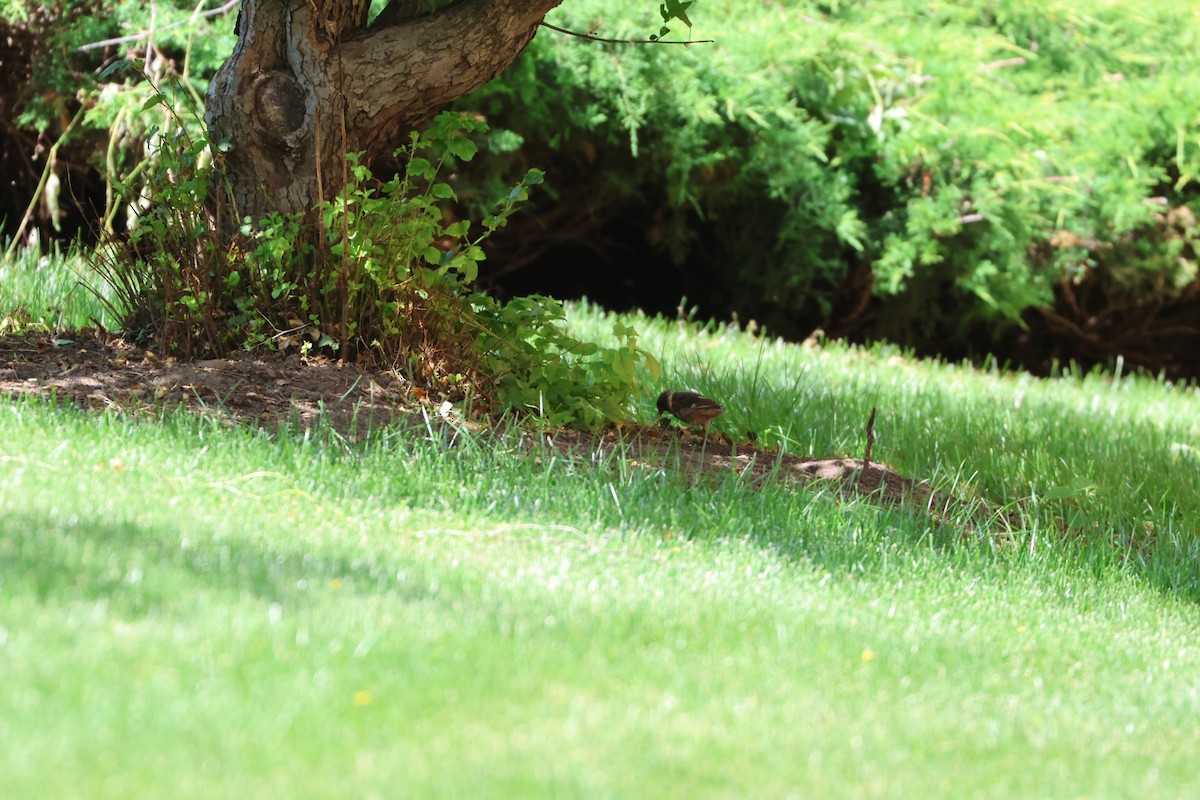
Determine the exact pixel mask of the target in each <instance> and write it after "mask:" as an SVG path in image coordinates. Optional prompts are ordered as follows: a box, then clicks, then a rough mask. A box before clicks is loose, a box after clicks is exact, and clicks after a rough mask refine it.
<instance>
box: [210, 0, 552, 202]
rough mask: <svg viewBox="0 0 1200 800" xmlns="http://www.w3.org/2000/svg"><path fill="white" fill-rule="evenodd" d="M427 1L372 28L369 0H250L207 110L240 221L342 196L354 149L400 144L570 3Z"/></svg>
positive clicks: (373, 150)
mask: <svg viewBox="0 0 1200 800" xmlns="http://www.w3.org/2000/svg"><path fill="white" fill-rule="evenodd" d="M425 2H427V0H393V2H392V4H391V5H390V6H389V7H388V8H386V9H385V10H384V11H383V12H382V13H381V14H380V15H379V18H378V19H377V20H376V21H375V23H374V24H373V25H371V26H370V27H368V26H367V8H368V5H369V2H368V0H245V2H244V3H243V6H242V13H241V16H240V17H239V19H238V42H237V46H236V47H235V48H234V52H233V55H232V56H231V57H230V58H229V60H227V61H226V62H225V64H224V65H222V67H221V68H220V69H219V70H218V71H217V74H216V75H215V76H214V78H213V81H212V83H211V84H210V86H209V90H208V97H207V99H206V108H205V122H206V124H207V125H208V130H209V136H210V139H211V141H212V143H213V145H214V146H215V147H216V148H217V149H218V150H220V151H222V159H223V162H224V176H225V178H224V179H225V181H226V186H225V188H226V189H227V190H228V196H229V198H230V199H231V200H232V201H233V203H234V211H235V214H234V216H233V219H232V220H231V221H233V222H236V221H237V220H240V219H241V218H243V217H245V216H249V217H251V218H252V219H259V218H261V217H262V216H264V215H266V214H268V213H270V212H272V211H279V212H282V213H292V212H297V211H306V210H308V209H309V208H310V207H311V206H312V204H313V203H314V202H315V201H316V200H318V199H321V198H324V199H328V198H330V197H332V196H335V195H336V194H337V193H338V192H339V191H340V189H341V187H342V186H343V185H344V182H345V179H344V177H343V175H344V159H343V156H344V154H345V153H348V152H357V151H365V152H366V153H367V160H368V162H369V161H370V160H371V159H373V158H375V157H378V156H380V155H385V154H388V153H390V152H391V151H392V150H393V149H394V148H396V147H398V146H399V145H400V144H402V143H403V137H404V135H405V134H406V132H408V131H410V130H412V129H413V128H415V127H417V126H419V125H420V124H421V123H422V122H424V121H425V120H426V119H428V118H429V117H430V116H432V115H433V114H434V113H436V112H437V111H438V110H440V109H442V108H444V107H445V106H446V105H448V104H449V103H450V102H452V101H453V100H454V99H456V98H458V97H459V96H461V95H463V94H465V93H467V92H468V91H470V90H471V89H474V88H475V87H476V86H479V85H480V84H483V83H486V82H487V81H489V80H491V79H492V78H493V77H495V76H496V75H497V74H499V73H500V72H501V71H503V70H504V69H505V68H506V67H507V66H508V65H509V64H511V63H512V61H513V59H515V58H516V57H517V55H518V54H519V53H520V52H521V50H523V49H524V48H525V46H526V45H527V44H528V43H529V41H530V40H531V39H532V38H533V35H534V33H535V32H536V31H537V26H538V23H539V22H541V20H542V18H543V17H544V16H545V15H546V13H547V12H548V11H549V10H550V9H552V8H554V7H555V6H556V5H558V4H559V3H560V2H562V0H458V1H457V2H454V3H452V4H451V5H449V6H446V7H444V8H442V9H440V10H438V11H436V12H434V13H432V14H428V13H425V14H423V15H421V14H420V6H421V5H422V4H424V3H425ZM414 15H415V16H414Z"/></svg>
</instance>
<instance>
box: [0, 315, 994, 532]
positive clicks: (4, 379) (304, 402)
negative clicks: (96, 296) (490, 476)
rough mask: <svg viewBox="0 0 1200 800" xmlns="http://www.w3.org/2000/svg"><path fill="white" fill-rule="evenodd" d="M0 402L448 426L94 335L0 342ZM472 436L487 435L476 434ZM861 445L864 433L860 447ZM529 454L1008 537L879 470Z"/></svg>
mask: <svg viewBox="0 0 1200 800" xmlns="http://www.w3.org/2000/svg"><path fill="white" fill-rule="evenodd" d="M656 391H657V390H656ZM0 394H3V395H9V396H29V395H38V396H46V397H55V398H56V399H57V400H58V401H59V402H64V403H70V404H72V405H75V406H79V407H83V408H88V409H93V410H104V409H111V410H116V411H119V412H121V413H128V414H132V415H147V416H158V415H161V414H164V413H168V412H171V411H175V410H181V409H182V410H185V411H187V412H188V413H193V414H198V415H204V416H208V417H211V418H215V419H217V420H219V421H221V422H223V423H225V424H230V425H239V424H241V425H249V426H253V427H258V428H263V429H266V430H278V429H279V428H280V427H282V426H284V425H288V426H292V427H294V428H296V427H299V428H305V427H312V426H314V425H316V424H318V422H320V423H322V424H328V425H330V426H331V427H333V428H334V429H335V430H337V431H338V432H339V433H341V434H342V435H344V436H346V437H348V438H349V439H352V440H358V439H361V438H362V437H364V436H365V435H367V433H368V432H369V431H370V430H372V429H378V428H380V427H383V426H392V425H405V426H409V427H412V429H413V431H414V435H421V433H418V431H420V432H422V433H423V432H426V431H427V430H428V425H429V423H430V420H434V421H436V424H448V423H452V422H453V419H452V418H451V419H445V418H444V417H443V416H442V415H440V414H439V413H438V409H437V408H436V406H437V405H438V403H437V401H436V400H431V399H430V398H429V397H428V395H427V394H426V393H425V392H423V391H422V390H420V389H416V388H414V387H413V386H412V385H411V384H409V383H408V381H406V380H405V379H404V378H403V377H402V376H400V375H398V374H397V373H395V372H391V371H384V370H375V369H369V368H364V367H362V366H359V365H355V364H346V363H338V362H334V361H330V360H328V359H324V358H301V357H300V356H298V355H285V354H279V353H270V352H255V353H243V354H240V355H238V356H236V357H232V358H222V359H211V360H206V361H197V362H190V363H181V362H176V361H175V360H173V359H169V358H167V359H164V358H162V357H160V356H158V355H157V354H156V353H154V352H153V351H151V350H146V349H143V348H140V347H137V346H135V345H131V344H129V343H127V342H124V341H122V340H121V339H119V338H117V337H113V336H111V335H106V334H103V333H96V332H83V333H79V334H75V335H69V334H68V335H63V336H61V337H57V338H56V337H55V336H53V335H51V334H49V333H44V332H30V333H25V334H22V335H8V336H0ZM865 423H866V421H865V420H864V424H865ZM454 424H466V423H462V422H461V421H460V422H457V423H454ZM471 427H472V428H473V429H474V430H476V431H477V432H479V433H480V434H481V435H486V434H487V430H488V429H487V427H486V425H478V424H471ZM426 435H427V434H426ZM865 437H866V433H865V431H864V444H865V443H866V438H865ZM528 444H529V446H530V448H537V447H552V448H554V449H555V450H557V451H558V452H560V453H562V454H564V455H567V456H568V457H579V458H589V459H590V458H593V457H594V455H595V454H597V453H602V454H612V453H614V452H615V451H620V452H621V453H623V455H624V456H625V457H626V458H627V459H629V460H630V461H631V462H632V463H633V464H635V465H637V466H640V467H644V468H648V469H656V470H668V469H669V470H679V471H682V472H683V473H685V474H686V475H688V476H689V477H691V478H694V479H696V480H703V479H708V478H710V477H719V476H721V475H725V474H728V473H729V472H730V471H732V472H734V473H736V474H738V475H739V476H740V477H741V478H742V479H743V480H745V481H746V482H748V483H749V484H751V485H755V486H757V485H762V484H763V483H765V482H767V481H775V480H785V481H789V482H792V483H795V484H797V485H803V486H806V487H810V488H815V487H818V486H820V487H825V488H828V489H830V490H832V491H834V492H836V493H837V494H838V495H840V496H844V497H858V498H860V499H865V500H867V501H869V502H874V503H878V504H880V505H884V506H891V507H903V508H907V509H910V510H912V511H913V512H916V513H921V514H926V515H928V516H929V517H930V518H931V519H932V520H934V521H935V522H939V523H940V522H941V521H943V520H947V519H954V520H956V521H958V523H959V524H963V523H966V526H965V527H966V530H968V531H974V530H977V529H978V527H979V526H983V527H985V528H1008V527H1009V524H1007V523H1010V522H1011V521H1009V520H1000V519H998V518H997V517H996V516H995V515H993V514H991V513H990V512H989V510H988V509H987V508H986V507H983V506H982V505H980V504H979V503H974V504H969V503H967V502H966V501H963V500H960V499H958V498H955V497H952V496H950V495H948V494H945V493H943V492H939V491H936V490H934V489H933V488H932V487H930V486H929V485H928V484H927V483H926V482H924V481H921V480H918V479H914V478H910V477H907V476H904V475H901V474H899V473H898V472H896V471H895V470H893V469H891V468H890V467H888V466H886V465H884V464H879V463H875V462H864V461H863V460H862V459H859V458H827V459H813V458H804V457H799V456H794V455H788V454H781V453H777V452H773V451H767V450H763V449H759V448H756V447H755V446H754V445H752V444H747V443H733V442H731V441H729V440H728V439H727V438H724V437H721V436H718V435H716V434H714V435H712V436H710V437H709V438H708V440H707V442H706V441H705V440H704V439H703V438H702V437H701V436H699V435H698V434H692V433H689V432H687V431H684V430H680V429H677V428H670V429H666V430H664V429H663V428H661V427H658V426H646V425H628V426H624V427H622V428H620V429H616V430H609V431H605V432H602V433H599V434H592V433H586V432H582V431H574V430H562V431H557V432H555V433H553V434H552V435H534V434H530V435H529V439H528Z"/></svg>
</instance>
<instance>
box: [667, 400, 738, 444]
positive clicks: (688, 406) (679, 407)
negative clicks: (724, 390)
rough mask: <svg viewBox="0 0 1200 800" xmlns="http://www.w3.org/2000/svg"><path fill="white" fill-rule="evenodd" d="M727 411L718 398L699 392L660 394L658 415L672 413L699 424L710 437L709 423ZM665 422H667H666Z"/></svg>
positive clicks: (688, 422) (705, 435)
mask: <svg viewBox="0 0 1200 800" xmlns="http://www.w3.org/2000/svg"><path fill="white" fill-rule="evenodd" d="M724 413H725V409H724V407H723V406H722V405H721V404H720V403H718V402H717V401H716V400H710V399H709V398H707V397H705V396H704V395H702V394H700V393H699V392H663V393H662V394H660V395H659V396H658V415H659V416H660V417H661V416H662V415H663V414H671V415H672V416H674V417H676V418H678V419H680V420H682V421H683V422H686V423H687V424H688V425H699V426H700V427H701V429H703V430H704V438H705V439H707V438H708V424H709V423H710V422H712V421H713V420H714V419H716V418H717V417H719V416H721V415H722V414H724ZM664 424H665V422H664Z"/></svg>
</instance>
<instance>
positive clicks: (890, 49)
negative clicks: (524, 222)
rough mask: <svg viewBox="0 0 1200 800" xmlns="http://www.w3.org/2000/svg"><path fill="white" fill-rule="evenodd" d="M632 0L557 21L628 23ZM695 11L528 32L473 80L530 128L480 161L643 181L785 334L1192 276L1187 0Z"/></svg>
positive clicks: (1156, 290) (628, 185)
mask: <svg viewBox="0 0 1200 800" xmlns="http://www.w3.org/2000/svg"><path fill="white" fill-rule="evenodd" d="M634 7H635V6H634V5H628V6H625V8H627V9H630V10H629V11H628V12H627V13H624V14H622V13H621V9H620V8H614V4H613V3H612V2H610V1H609V0H578V2H571V3H566V4H564V5H563V6H562V7H561V8H560V9H558V10H556V11H555V12H554V15H553V19H554V21H555V22H556V24H558V25H561V26H563V27H567V28H572V29H576V30H581V31H582V30H587V31H591V30H596V29H599V30H600V31H601V32H602V33H603V35H605V36H610V37H620V36H625V35H628V36H635V35H636V33H637V23H636V21H635V18H634V15H633V10H632V9H634ZM702 29H703V32H704V34H705V35H706V36H708V35H711V36H712V37H713V38H715V39H717V43H716V44H715V45H700V46H694V47H689V48H686V49H684V48H664V47H631V46H622V45H612V46H610V45H589V46H582V45H581V43H580V42H579V41H578V40H574V39H571V38H568V37H561V36H547V35H539V36H538V38H537V39H536V40H535V42H534V44H533V45H532V46H531V47H530V49H529V51H528V52H527V54H526V56H525V57H524V59H523V60H522V61H520V62H519V63H518V64H516V65H514V67H513V68H512V69H510V70H509V71H508V72H507V73H506V74H504V75H503V76H501V77H500V78H499V79H498V80H497V81H495V82H493V83H492V84H490V85H488V86H485V87H483V88H482V89H481V90H479V91H478V92H477V93H475V94H474V95H473V96H472V97H470V98H468V99H467V100H466V105H468V106H470V107H472V108H477V109H480V110H482V111H484V112H485V113H486V114H487V115H488V117H489V119H490V120H491V121H492V122H493V124H494V126H495V127H497V128H500V129H506V130H510V131H513V132H515V134H517V136H519V138H520V140H521V141H522V142H523V144H522V146H521V148H517V149H514V148H513V146H512V139H511V137H510V138H509V139H505V140H502V141H500V144H501V146H500V147H498V148H497V150H498V151H501V152H499V154H498V155H497V154H493V158H492V159H491V160H485V161H483V162H482V163H484V164H491V165H498V166H496V167H495V168H496V169H502V168H503V164H504V163H505V162H506V161H507V160H511V159H520V158H521V157H522V151H525V152H530V153H536V154H537V157H538V158H540V159H542V161H543V166H545V167H546V168H547V173H548V182H549V186H550V188H551V189H552V190H553V189H558V190H560V191H564V192H565V191H567V187H565V186H562V185H561V184H559V183H557V179H556V174H568V175H570V176H571V178H576V177H578V175H579V172H578V170H572V168H571V167H570V166H569V165H570V164H572V163H575V162H579V161H581V160H582V161H585V162H587V163H589V165H591V166H592V167H593V169H592V171H591V174H590V176H588V175H586V174H585V176H584V177H583V180H585V181H588V182H589V183H590V184H591V187H592V188H591V191H590V192H588V193H587V194H588V196H590V197H595V196H603V197H605V198H608V200H609V202H611V203H635V202H645V203H646V204H647V210H646V213H645V230H646V233H647V238H648V239H650V240H651V241H658V240H661V242H662V247H664V248H665V249H666V250H667V251H669V253H670V254H671V256H672V257H673V259H674V260H675V261H676V262H677V263H680V264H683V263H687V264H689V269H696V268H697V267H696V265H697V264H703V263H705V262H706V261H708V260H710V259H711V260H714V261H719V262H720V263H721V266H720V267H719V268H718V270H717V271H718V272H719V279H718V280H719V282H720V290H721V291H722V292H724V294H725V295H726V300H725V303H724V305H725V306H726V307H727V308H731V309H736V310H742V311H743V312H745V311H746V310H752V311H753V312H754V313H756V314H758V315H759V318H760V319H764V318H765V319H766V320H767V322H768V323H769V324H771V325H773V326H775V327H776V328H777V329H782V330H785V331H791V332H793V333H798V334H804V333H807V331H808V330H811V328H812V327H816V326H818V325H823V326H827V327H829V326H832V327H833V328H834V329H835V330H839V329H840V330H841V331H843V332H851V333H855V332H857V333H861V332H863V331H870V332H872V333H876V334H883V335H888V336H891V337H892V338H895V339H898V340H901V341H910V342H928V341H930V340H933V339H938V338H939V337H946V336H960V335H962V334H963V333H964V332H966V331H969V330H973V329H978V328H979V326H980V325H983V326H985V327H987V328H990V329H992V330H999V329H1002V328H1004V327H1006V326H1010V325H1011V324H1013V323H1014V322H1020V321H1021V320H1022V319H1023V315H1024V314H1025V313H1026V312H1027V311H1028V310H1029V309H1031V308H1048V307H1050V306H1052V305H1053V303H1054V298H1055V291H1056V290H1058V291H1061V290H1062V288H1063V287H1064V286H1068V287H1069V286H1071V285H1076V286H1077V285H1079V284H1080V283H1083V282H1088V281H1091V282H1096V281H1099V282H1101V283H1102V284H1103V285H1104V286H1105V287H1106V291H1107V292H1108V294H1107V296H1108V297H1109V298H1110V299H1113V298H1114V297H1116V296H1120V297H1124V298H1133V299H1134V300H1136V301H1137V302H1143V303H1160V304H1161V303H1166V302H1171V301H1173V300H1175V299H1178V298H1179V297H1180V296H1181V295H1182V294H1183V293H1185V292H1189V291H1193V292H1194V291H1195V286H1196V281H1195V277H1196V265H1197V260H1196V253H1195V249H1194V242H1195V236H1196V230H1195V227H1194V214H1193V210H1194V209H1195V207H1196V203H1197V194H1196V184H1195V176H1196V175H1197V173H1198V171H1200V119H1198V118H1197V114H1196V109H1197V108H1200V85H1198V84H1197V83H1196V82H1195V80H1194V79H1193V78H1192V77H1191V76H1194V75H1195V74H1196V73H1197V71H1198V69H1200V46H1198V45H1200V20H1198V19H1197V17H1196V15H1195V13H1194V11H1193V10H1191V9H1190V8H1189V7H1188V6H1187V5H1186V4H1180V3H1176V2H1170V1H1169V0H1157V1H1156V2H1150V3H1147V4H1141V5H1139V6H1137V8H1136V9H1135V8H1134V7H1132V6H1127V5H1119V4H1112V3H1107V2H1101V1H1100V0H1081V1H1080V2H1051V3H1031V2H1027V0H1001V1H1000V2H996V1H995V0H988V1H987V2H983V0H976V1H975V2H965V3H954V4H935V5H929V4H928V3H924V2H915V0H890V2H882V3H871V4H860V3H840V2H835V3H828V2H826V3H811V2H802V3H795V4H788V5H787V6H780V5H776V4H747V3H736V4H735V3H721V4H712V5H707V6H706V7H705V8H704V17H703V21H702ZM556 166H562V167H563V168H562V169H561V170H559V171H558V173H556V170H555V167H556ZM714 240H715V244H716V247H714ZM710 310H715V309H710ZM864 312H865V313H864Z"/></svg>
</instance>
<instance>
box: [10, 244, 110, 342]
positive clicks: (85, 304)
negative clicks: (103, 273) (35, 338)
mask: <svg viewBox="0 0 1200 800" xmlns="http://www.w3.org/2000/svg"><path fill="white" fill-rule="evenodd" d="M0 244H7V243H3V242H0ZM89 286H92V287H97V288H98V289H99V291H101V293H102V295H103V296H104V297H106V298H108V299H112V293H111V292H110V291H109V290H108V288H107V286H106V285H105V284H104V283H103V281H101V280H100V279H99V277H98V276H97V275H96V274H95V272H94V271H93V270H92V269H91V268H89V267H88V265H87V262H86V260H85V259H84V257H83V256H81V255H80V254H78V253H76V252H74V251H72V252H70V253H66V254H64V253H62V252H60V251H58V250H57V248H55V249H53V250H52V251H51V252H50V253H49V254H45V255H42V254H39V253H38V252H37V250H36V248H18V249H17V250H16V251H15V252H14V253H13V255H12V256H11V257H9V256H6V255H2V254H0V333H5V332H8V331H9V330H11V329H13V328H19V327H23V326H29V325H33V326H35V327H38V328H40V329H42V330H46V329H50V330H53V329H55V328H57V327H60V326H61V327H64V328H68V329H78V328H81V327H83V326H85V325H92V326H94V325H95V322H94V321H93V320H98V321H99V322H101V323H102V324H105V325H110V326H112V327H117V325H116V323H115V322H114V321H113V320H112V315H111V314H110V313H109V312H108V310H107V309H105V308H104V306H103V305H102V304H101V303H100V302H99V301H98V299H97V297H96V295H95V293H94V292H93V290H92V289H90V288H89ZM5 323H8V324H7V325H6V324H5Z"/></svg>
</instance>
